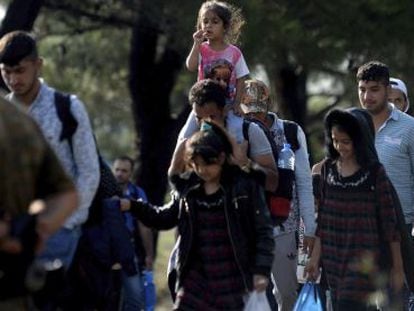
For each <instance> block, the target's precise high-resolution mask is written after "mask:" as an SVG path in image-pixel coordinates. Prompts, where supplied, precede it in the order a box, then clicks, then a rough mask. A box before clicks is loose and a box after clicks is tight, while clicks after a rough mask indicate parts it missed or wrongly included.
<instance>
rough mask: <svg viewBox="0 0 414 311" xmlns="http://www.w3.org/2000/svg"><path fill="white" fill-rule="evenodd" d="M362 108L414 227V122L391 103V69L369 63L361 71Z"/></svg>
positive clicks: (383, 162)
mask: <svg viewBox="0 0 414 311" xmlns="http://www.w3.org/2000/svg"><path fill="white" fill-rule="evenodd" d="M357 80H358V94H359V101H360V104H361V106H362V107H363V108H364V109H366V110H368V112H369V113H370V114H371V116H372V119H373V121H374V125H375V131H376V137H375V147H376V149H377V152H378V156H379V158H380V160H381V163H382V164H383V165H384V167H385V169H386V171H387V174H388V176H389V178H390V179H391V182H392V183H393V185H394V187H395V188H396V190H397V193H398V197H399V199H400V201H401V206H402V208H403V212H404V217H405V223H406V224H407V225H408V226H409V228H410V230H411V229H412V227H413V223H414V118H412V117H410V116H409V115H407V114H405V113H403V112H401V111H399V110H398V109H397V108H396V107H395V106H394V105H393V104H391V103H389V102H388V93H389V90H390V84H389V71H388V67H387V66H386V65H384V64H382V63H379V62H369V63H367V64H365V65H362V66H361V67H360V68H359V69H358V73H357Z"/></svg>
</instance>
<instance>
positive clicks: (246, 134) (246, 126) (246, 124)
mask: <svg viewBox="0 0 414 311" xmlns="http://www.w3.org/2000/svg"><path fill="white" fill-rule="evenodd" d="M250 122H251V121H250V120H247V119H244V118H243V129H242V130H243V138H244V140H246V141H247V143H248V144H247V154H250V141H249V126H250Z"/></svg>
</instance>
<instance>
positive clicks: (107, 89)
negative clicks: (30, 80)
mask: <svg viewBox="0 0 414 311" xmlns="http://www.w3.org/2000/svg"><path fill="white" fill-rule="evenodd" d="M129 36H130V34H129V32H128V31H125V30H123V31H120V30H116V29H112V28H109V29H105V30H99V31H98V30H97V31H92V32H87V33H84V34H82V35H76V36H68V35H56V36H47V37H45V38H44V39H43V40H41V41H40V43H39V48H40V53H41V55H42V56H43V57H44V59H45V65H44V70H43V77H44V78H45V80H46V81H47V83H49V84H50V85H52V86H54V87H56V88H58V89H61V90H63V91H66V92H71V93H75V94H77V95H78V97H79V98H80V99H81V100H82V101H83V102H84V103H85V105H86V107H87V110H88V111H89V114H90V118H91V122H92V124H93V127H94V129H95V134H96V136H97V140H98V142H99V146H100V148H101V150H102V152H103V154H104V155H105V156H106V157H107V158H108V159H112V158H113V157H115V156H116V155H119V154H130V155H134V152H135V150H134V143H135V136H136V135H135V134H134V126H133V118H132V111H131V100H130V97H129V91H128V88H127V80H128V71H127V68H128V51H129ZM98 51H99V52H98Z"/></svg>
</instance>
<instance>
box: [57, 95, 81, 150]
mask: <svg viewBox="0 0 414 311" xmlns="http://www.w3.org/2000/svg"><path fill="white" fill-rule="evenodd" d="M71 103H72V102H71V100H70V95H69V94H64V93H61V92H58V91H55V108H56V113H57V116H58V118H59V120H60V122H61V123H62V131H61V133H60V137H59V139H60V141H64V140H67V141H68V144H69V147H70V150H71V152H72V155H73V143H72V137H73V135H74V134H75V132H76V129H77V127H78V121H77V120H76V119H75V117H74V116H73V114H72V111H71V110H70V106H71Z"/></svg>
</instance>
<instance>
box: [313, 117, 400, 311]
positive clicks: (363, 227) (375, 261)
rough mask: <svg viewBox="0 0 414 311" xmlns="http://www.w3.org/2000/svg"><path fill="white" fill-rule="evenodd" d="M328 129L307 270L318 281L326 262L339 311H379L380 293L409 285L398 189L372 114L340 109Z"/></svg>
mask: <svg viewBox="0 0 414 311" xmlns="http://www.w3.org/2000/svg"><path fill="white" fill-rule="evenodd" d="M324 126H325V141H326V149H327V156H326V159H325V160H324V161H323V162H322V164H321V165H319V168H320V176H321V181H320V185H319V187H318V188H319V189H318V193H317V194H316V196H317V198H318V202H319V208H318V227H317V231H316V236H317V239H316V241H315V247H314V250H313V252H312V256H311V259H310V261H309V263H308V265H307V267H306V269H305V271H306V272H307V273H308V276H309V277H310V278H315V277H316V276H317V274H318V273H319V265H320V261H321V262H322V266H323V268H324V271H325V273H326V280H327V283H328V286H329V288H330V290H331V297H332V302H333V307H334V310H335V311H336V310H339V311H342V310H353V311H359V310H376V307H375V304H376V302H377V301H376V297H377V296H376V295H375V294H376V293H377V291H378V290H381V289H384V288H391V289H393V290H394V291H399V290H400V289H401V288H402V286H403V282H404V272H403V264H402V259H401V252H400V234H399V231H398V229H397V219H396V213H395V204H397V203H396V202H395V201H394V200H395V199H394V198H393V196H392V185H391V183H390V181H389V179H388V177H387V175H386V173H385V170H384V167H383V166H382V165H381V164H380V163H379V160H378V156H377V153H376V150H375V145H374V135H375V134H374V133H375V132H374V126H373V123H372V120H371V117H370V116H369V114H368V113H367V112H365V111H363V110H361V109H351V110H340V109H334V110H332V111H330V112H329V113H328V114H327V116H326V117H325V121H324Z"/></svg>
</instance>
